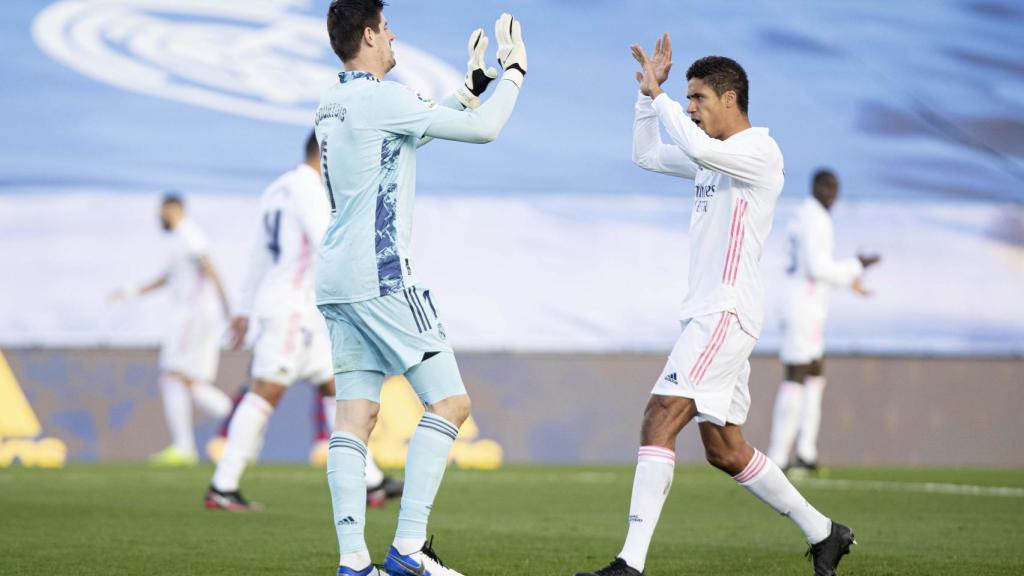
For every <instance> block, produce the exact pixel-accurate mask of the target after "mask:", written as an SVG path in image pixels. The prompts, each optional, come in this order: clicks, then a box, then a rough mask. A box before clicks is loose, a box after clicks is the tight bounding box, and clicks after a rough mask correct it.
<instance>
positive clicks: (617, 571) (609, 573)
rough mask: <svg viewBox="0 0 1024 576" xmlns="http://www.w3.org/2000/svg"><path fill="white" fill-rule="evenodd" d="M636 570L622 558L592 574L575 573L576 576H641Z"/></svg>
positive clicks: (641, 573)
mask: <svg viewBox="0 0 1024 576" xmlns="http://www.w3.org/2000/svg"><path fill="white" fill-rule="evenodd" d="M643 574H644V573H643V572H640V571H639V570H637V569H636V568H633V567H632V566H630V565H629V564H626V561H625V560H623V559H622V558H616V559H615V560H613V561H612V563H611V564H609V565H607V566H605V567H604V568H601V569H600V570H595V571H593V572H577V573H576V576H643Z"/></svg>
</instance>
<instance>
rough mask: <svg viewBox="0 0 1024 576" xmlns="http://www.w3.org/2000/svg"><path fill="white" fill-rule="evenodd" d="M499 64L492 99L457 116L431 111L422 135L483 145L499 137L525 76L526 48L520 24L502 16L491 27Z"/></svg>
mask: <svg viewBox="0 0 1024 576" xmlns="http://www.w3.org/2000/svg"><path fill="white" fill-rule="evenodd" d="M494 35H495V37H496V38H497V39H498V62H499V63H500V64H501V67H502V69H503V70H504V74H503V75H502V78H501V82H500V83H499V84H498V87H497V89H496V90H495V91H494V95H493V96H491V97H490V98H489V99H488V100H487V102H484V103H483V104H481V105H480V107H479V108H476V109H467V110H464V111H462V112H456V111H454V110H450V109H447V108H434V109H433V110H432V112H433V114H432V115H431V117H430V118H429V122H428V123H427V126H426V129H425V130H424V133H423V135H424V136H429V137H433V138H441V139H442V140H454V141H457V142H471V143H476V144H483V143H486V142H491V141H493V140H494V139H495V138H497V137H498V134H499V133H500V132H501V129H502V128H504V127H505V123H506V122H508V119H509V117H510V116H511V115H512V110H513V109H514V108H515V105H516V99H518V97H519V89H520V87H522V85H523V80H524V78H525V76H526V68H527V60H526V45H525V44H524V43H523V35H522V29H521V26H520V24H519V21H518V20H516V19H515V18H513V17H512V15H511V14H502V15H501V17H500V18H498V21H497V22H495V24H494Z"/></svg>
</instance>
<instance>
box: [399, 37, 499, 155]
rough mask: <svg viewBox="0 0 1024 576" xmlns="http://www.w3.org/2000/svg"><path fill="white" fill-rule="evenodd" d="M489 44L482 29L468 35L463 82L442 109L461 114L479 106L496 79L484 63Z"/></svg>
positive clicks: (419, 143)
mask: <svg viewBox="0 0 1024 576" xmlns="http://www.w3.org/2000/svg"><path fill="white" fill-rule="evenodd" d="M489 43H490V40H489V39H488V38H487V36H486V35H484V31H483V29H482V28H477V29H476V30H474V31H473V33H472V34H470V35H469V44H467V46H466V51H467V52H468V53H469V61H468V62H467V63H466V78H465V81H464V82H463V83H462V86H460V87H459V89H458V90H456V91H455V92H454V93H452V94H451V95H449V96H448V97H447V98H445V99H444V100H442V101H441V106H442V107H444V108H450V109H452V110H455V111H457V112H461V111H463V110H466V109H475V108H478V107H479V106H480V96H481V95H482V94H483V93H484V92H485V91H486V90H487V86H488V85H489V84H490V83H491V82H492V81H493V80H494V79H495V78H497V77H498V71H497V70H495V69H494V68H493V67H490V68H488V67H487V64H486V63H485V62H484V54H485V53H486V52H487V45H488V44H489ZM431 140H433V138H432V137H430V136H424V137H423V138H420V139H419V140H418V141H417V142H416V147H417V148H419V147H420V146H423V145H424V144H426V143H428V142H430V141H431Z"/></svg>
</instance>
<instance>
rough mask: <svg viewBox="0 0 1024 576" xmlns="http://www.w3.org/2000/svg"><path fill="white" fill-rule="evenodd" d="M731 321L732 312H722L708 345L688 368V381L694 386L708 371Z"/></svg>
mask: <svg viewBox="0 0 1024 576" xmlns="http://www.w3.org/2000/svg"><path fill="white" fill-rule="evenodd" d="M731 321H732V314H731V313H729V312H722V316H721V318H719V319H718V324H717V325H716V326H715V331H714V332H713V333H712V334H711V340H710V341H708V345H707V346H705V347H704V351H703V352H701V355H700V356H699V357H698V358H697V362H695V363H694V365H693V367H692V368H690V374H689V377H690V381H692V382H693V385H694V386H696V385H698V384H700V382H701V380H703V379H704V375H705V374H706V373H707V371H708V367H710V366H711V362H712V361H713V360H714V359H715V356H716V355H717V354H718V351H719V350H721V349H722V344H723V343H724V342H725V337H726V335H727V334H728V333H729V324H730V323H731Z"/></svg>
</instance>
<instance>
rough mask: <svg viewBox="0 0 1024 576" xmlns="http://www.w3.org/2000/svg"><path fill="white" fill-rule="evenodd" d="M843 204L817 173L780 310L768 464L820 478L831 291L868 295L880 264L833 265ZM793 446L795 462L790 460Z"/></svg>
mask: <svg viewBox="0 0 1024 576" xmlns="http://www.w3.org/2000/svg"><path fill="white" fill-rule="evenodd" d="M838 196H839V179H838V178H836V175H835V174H833V173H832V172H831V171H829V170H819V171H817V172H816V173H815V174H814V177H813V178H812V180H811V197H810V198H807V199H806V200H804V202H803V204H801V205H800V207H799V208H798V209H797V211H796V214H795V215H794V216H793V219H792V220H791V221H790V223H789V228H788V230H787V231H786V235H787V242H788V246H789V263H788V265H787V267H786V284H785V296H784V297H785V303H784V305H783V309H782V348H781V349H780V350H779V357H780V358H781V359H782V363H783V364H785V380H784V381H783V382H782V384H781V385H780V386H779V391H778V393H777V394H776V396H775V410H774V412H773V415H772V436H771V445H770V446H769V449H768V457H769V458H771V459H772V461H773V462H775V463H776V464H777V465H778V466H779V467H780V468H782V469H783V470H787V469H789V468H794V469H804V470H812V471H813V470H817V468H818V428H819V426H820V423H821V398H822V395H823V393H824V390H825V372H824V370H825V366H824V362H825V341H824V331H825V318H826V316H827V315H828V297H829V292H831V290H832V288H847V287H848V288H850V289H851V290H853V291H854V292H856V293H858V294H861V295H867V294H868V292H867V290H866V289H865V288H864V286H863V285H862V284H861V281H860V277H861V275H862V274H863V273H864V269H866V268H868V267H869V266H872V265H874V264H875V263H877V262H878V260H879V257H878V256H868V255H864V254H861V255H858V256H857V257H855V258H846V259H843V260H833V258H832V250H833V246H834V244H835V239H834V237H833V233H832V217H831V216H830V215H829V210H831V208H832V205H833V204H835V201H836V198H838ZM794 440H796V459H795V462H794V463H793V464H792V466H791V465H790V461H789V455H790V451H791V450H792V449H793V442H794Z"/></svg>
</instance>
